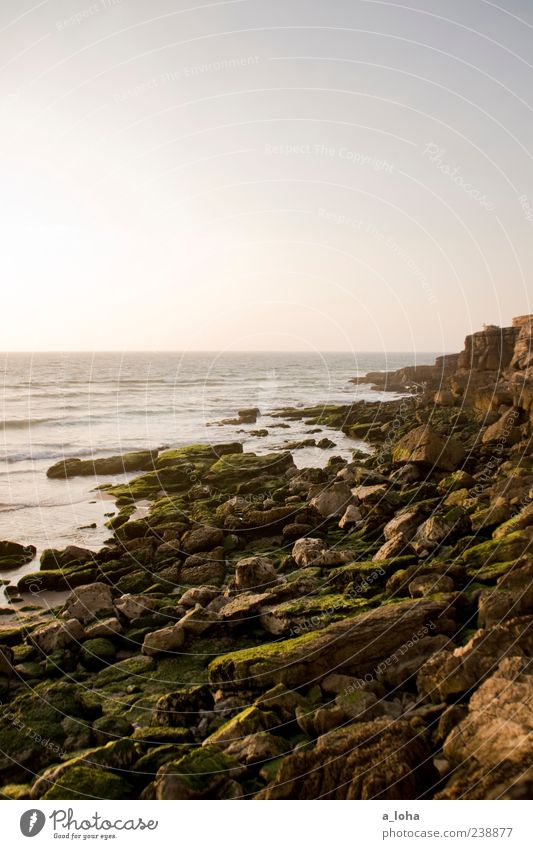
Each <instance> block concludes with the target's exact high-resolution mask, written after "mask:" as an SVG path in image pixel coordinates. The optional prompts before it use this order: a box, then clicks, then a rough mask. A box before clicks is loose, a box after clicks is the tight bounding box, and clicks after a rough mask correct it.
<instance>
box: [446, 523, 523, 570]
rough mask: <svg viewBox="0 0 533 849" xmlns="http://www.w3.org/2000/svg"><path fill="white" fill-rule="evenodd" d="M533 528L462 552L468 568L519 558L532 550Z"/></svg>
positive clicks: (488, 541)
mask: <svg viewBox="0 0 533 849" xmlns="http://www.w3.org/2000/svg"><path fill="white" fill-rule="evenodd" d="M532 545H533V528H532V529H526V530H524V531H515V532H514V533H510V534H507V536H504V537H502V538H501V539H491V540H487V541H486V542H482V543H480V544H479V545H475V546H472V547H471V548H468V549H467V550H466V551H464V552H463V554H462V561H463V563H465V564H466V566H467V568H469V569H474V568H476V567H477V568H482V567H485V566H490V565H491V564H493V563H498V562H503V561H506V560H517V559H518V558H519V557H523V556H524V555H525V554H526V553H527V552H528V551H530V550H531V548H532Z"/></svg>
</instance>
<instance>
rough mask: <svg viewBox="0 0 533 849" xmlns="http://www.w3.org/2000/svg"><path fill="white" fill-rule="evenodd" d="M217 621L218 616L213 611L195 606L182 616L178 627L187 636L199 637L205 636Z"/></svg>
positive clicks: (198, 605)
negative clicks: (187, 634)
mask: <svg viewBox="0 0 533 849" xmlns="http://www.w3.org/2000/svg"><path fill="white" fill-rule="evenodd" d="M219 619H220V616H219V614H218V613H216V612H215V611H214V610H206V609H205V608H204V607H202V606H201V605H200V604H197V605H196V607H194V608H193V609H192V610H189V611H187V613H186V614H185V616H182V618H181V619H180V620H179V622H178V626H179V627H180V628H182V629H183V630H184V631H186V632H187V633H189V634H194V635H196V636H200V635H201V634H205V632H206V631H208V630H209V629H210V628H211V626H212V625H214V623H215V622H218V621H219Z"/></svg>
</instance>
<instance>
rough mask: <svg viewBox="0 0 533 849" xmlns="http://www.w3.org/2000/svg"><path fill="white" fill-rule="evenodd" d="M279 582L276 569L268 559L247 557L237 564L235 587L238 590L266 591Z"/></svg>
mask: <svg viewBox="0 0 533 849" xmlns="http://www.w3.org/2000/svg"><path fill="white" fill-rule="evenodd" d="M277 580H278V576H277V573H276V568H275V566H274V564H273V563H272V561H271V560H269V559H268V558H267V557H245V558H243V559H242V560H238V561H237V563H236V564H235V585H236V587H237V589H238V590H259V591H264V590H265V588H266V587H268V586H271V585H272V584H274V583H276V582H277Z"/></svg>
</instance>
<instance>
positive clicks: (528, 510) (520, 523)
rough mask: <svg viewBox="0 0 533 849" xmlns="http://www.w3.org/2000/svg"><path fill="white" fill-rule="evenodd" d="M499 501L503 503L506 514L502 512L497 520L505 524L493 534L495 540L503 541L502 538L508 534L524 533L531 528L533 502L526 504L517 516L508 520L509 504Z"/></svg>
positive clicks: (502, 500)
mask: <svg viewBox="0 0 533 849" xmlns="http://www.w3.org/2000/svg"><path fill="white" fill-rule="evenodd" d="M499 500H500V501H501V502H503V505H504V509H505V512H504V511H502V512H500V513H498V515H497V517H496V518H497V519H499V520H500V522H504V524H503V525H500V527H498V528H496V530H495V531H494V532H493V534H492V537H493V539H501V538H502V537H504V536H507V534H510V533H513V531H522V530H524V528H529V527H530V526H531V525H533V502H530V503H529V504H526V505H525V507H523V508H522V509H521V510H520V512H518V513H517V514H516V515H515V516H512V517H511V518H508V511H509V510H510V505H509V502H508V501H506V500H505V499H499ZM506 514H507V515H506Z"/></svg>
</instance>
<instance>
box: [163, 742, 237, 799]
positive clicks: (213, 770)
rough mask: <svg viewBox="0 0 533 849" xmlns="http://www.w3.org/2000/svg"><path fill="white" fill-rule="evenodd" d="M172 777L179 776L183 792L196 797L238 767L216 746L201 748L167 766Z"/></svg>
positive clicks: (235, 762)
mask: <svg viewBox="0 0 533 849" xmlns="http://www.w3.org/2000/svg"><path fill="white" fill-rule="evenodd" d="M168 768H169V770H170V771H171V772H172V774H173V775H176V776H179V778H180V783H181V784H182V786H183V788H184V790H185V791H189V793H190V794H191V795H194V796H198V795H202V794H204V793H206V792H208V791H209V788H210V786H212V785H213V783H214V782H216V781H217V780H220V779H221V778H223V777H227V776H228V774H229V773H230V772H231V771H232V770H239V771H240V765H239V764H238V763H237V761H235V760H234V759H233V758H231V757H230V756H229V755H226V754H224V752H221V751H220V749H217V748H216V746H202V747H201V748H198V749H194V750H193V751H191V752H188V753H187V754H186V755H184V757H182V758H180V759H179V760H177V761H175V762H173V763H171V764H169V765H168Z"/></svg>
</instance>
